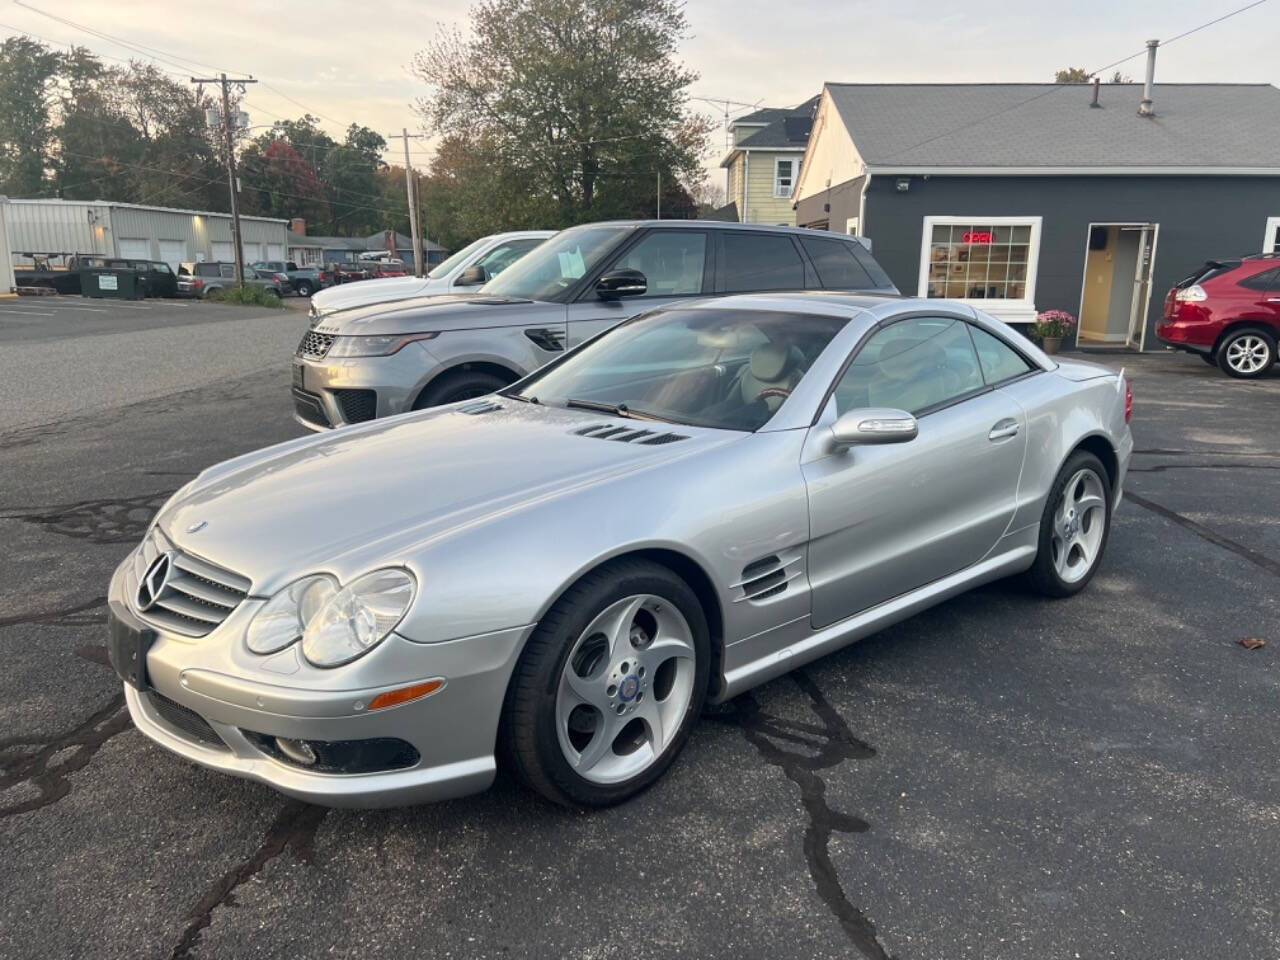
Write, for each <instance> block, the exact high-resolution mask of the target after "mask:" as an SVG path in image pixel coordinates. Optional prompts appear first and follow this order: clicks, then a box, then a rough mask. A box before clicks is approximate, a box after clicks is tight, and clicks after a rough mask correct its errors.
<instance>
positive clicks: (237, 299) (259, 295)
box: [209, 283, 284, 309]
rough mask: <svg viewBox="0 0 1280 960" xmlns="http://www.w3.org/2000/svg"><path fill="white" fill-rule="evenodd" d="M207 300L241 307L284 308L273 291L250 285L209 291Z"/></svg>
mask: <svg viewBox="0 0 1280 960" xmlns="http://www.w3.org/2000/svg"><path fill="white" fill-rule="evenodd" d="M209 299H210V300H212V301H214V302H215V303H233V304H236V305H238V306H241V307H272V308H274V309H279V308H281V307H283V306H284V303H282V302H281V300H280V298H279V297H277V296H276V295H275V292H274V291H271V290H268V289H267V288H266V287H259V286H257V285H255V284H251V283H246V284H245V285H244V286H243V287H222V288H220V289H218V290H213V291H210V293H209Z"/></svg>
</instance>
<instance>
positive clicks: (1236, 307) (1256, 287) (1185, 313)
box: [1156, 253, 1280, 379]
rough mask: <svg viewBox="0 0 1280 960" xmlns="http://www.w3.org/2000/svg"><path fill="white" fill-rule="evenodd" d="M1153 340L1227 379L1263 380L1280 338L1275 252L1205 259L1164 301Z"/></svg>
mask: <svg viewBox="0 0 1280 960" xmlns="http://www.w3.org/2000/svg"><path fill="white" fill-rule="evenodd" d="M1156 336H1157V337H1159V338H1160V340H1161V342H1162V343H1167V344H1168V345H1169V346H1171V347H1177V348H1178V349H1179V350H1187V351H1190V352H1191V353H1198V354H1200V356H1201V357H1202V358H1203V359H1204V361H1205V362H1206V363H1216V364H1217V365H1218V366H1219V367H1221V368H1222V371H1223V372H1224V373H1226V374H1227V375H1228V376H1232V377H1241V378H1243V379H1252V378H1253V377H1260V376H1262V375H1263V374H1264V373H1266V372H1267V370H1269V369H1270V368H1271V365H1272V364H1273V363H1275V360H1276V340H1277V339H1278V338H1280V253H1264V254H1259V255H1257V256H1252V257H1243V258H1241V259H1239V260H1210V261H1208V262H1207V263H1206V264H1205V265H1204V266H1203V267H1201V268H1200V269H1199V270H1197V271H1196V272H1195V273H1193V274H1192V275H1191V276H1189V277H1187V278H1186V279H1185V280H1183V281H1182V282H1180V283H1179V284H1178V285H1177V286H1176V287H1174V288H1173V289H1172V290H1170V291H1169V295H1168V296H1167V297H1165V298H1164V316H1163V317H1161V319H1160V322H1159V323H1158V324H1156Z"/></svg>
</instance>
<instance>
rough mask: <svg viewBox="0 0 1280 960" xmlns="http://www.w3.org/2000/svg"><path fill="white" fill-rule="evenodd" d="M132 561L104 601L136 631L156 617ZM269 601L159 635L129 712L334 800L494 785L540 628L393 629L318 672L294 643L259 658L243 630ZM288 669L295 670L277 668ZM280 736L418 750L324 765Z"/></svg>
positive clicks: (145, 726) (197, 749) (305, 793)
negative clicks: (429, 634) (425, 634)
mask: <svg viewBox="0 0 1280 960" xmlns="http://www.w3.org/2000/svg"><path fill="white" fill-rule="evenodd" d="M131 569H132V557H130V558H129V559H128V560H126V561H125V563H124V564H122V565H121V566H120V568H118V569H117V571H116V573H115V576H114V577H113V578H112V581H111V588H110V591H109V594H108V606H109V611H110V616H111V617H113V618H118V619H120V620H123V621H124V622H125V623H127V624H128V625H130V626H132V627H133V628H135V629H137V628H139V627H146V626H149V625H148V624H145V623H144V622H143V620H142V619H141V618H140V617H138V616H137V615H136V614H135V613H134V612H133V609H132V606H131V604H129V603H128V602H127V601H126V597H128V596H130V595H131V587H132V589H136V584H131V583H130V578H131V573H130V572H129V571H130V570H131ZM260 604H261V601H259V600H255V599H253V598H250V599H247V600H245V601H244V602H243V603H242V604H241V606H240V608H239V609H237V610H236V611H234V612H233V613H232V614H231V615H230V616H229V617H228V618H227V620H226V621H224V622H223V623H222V625H220V626H219V627H217V628H216V629H214V630H213V631H212V632H211V633H209V634H208V635H207V636H205V637H203V638H200V639H195V640H193V639H191V638H188V637H179V636H176V635H173V634H166V633H165V632H164V631H162V630H157V631H156V632H157V636H156V638H155V641H154V642H153V643H152V645H151V647H150V649H149V651H148V652H147V653H146V654H145V655H144V659H145V663H146V677H147V689H145V690H139V689H136V688H135V687H134V686H132V685H130V684H129V683H125V684H124V691H125V699H126V702H127V704H128V707H129V714H130V716H131V717H132V719H133V722H134V724H135V725H136V726H137V728H138V729H139V730H141V731H142V733H143V734H145V735H146V736H147V737H149V738H150V739H151V740H153V741H155V742H156V743H158V744H160V745H161V746H163V747H165V748H167V749H168V750H170V751H172V752H173V753H176V754H178V755H179V756H182V757H184V758H186V759H188V760H190V761H192V762H194V763H198V764H200V765H201V766H204V767H208V768H210V769H212V770H217V771H219V772H221V773H226V774H230V775H232V776H236V777H243V778H245V779H249V780H256V781H258V782H260V783H264V784H266V785H268V786H270V787H273V788H274V789H276V790H279V791H280V792H281V793H284V794H287V795H288V796H291V797H296V798H297V799H299V800H304V801H307V802H309V803H317V804H322V805H325V806H335V807H387V806H403V805H409V804H416V803H424V802H429V801H436V800H445V799H450V798H453V797H459V796H464V795H466V794H470V793H476V792H478V791H480V790H484V789H486V788H487V787H488V786H489V785H490V784H491V783H492V781H493V778H494V772H495V761H494V745H495V742H496V738H497V729H498V721H499V718H500V716H501V710H502V702H503V698H504V696H505V694H506V688H507V682H508V680H509V678H510V676H511V672H512V670H513V669H514V666H515V662H516V658H517V657H518V656H519V653H520V651H521V649H523V644H524V640H525V638H526V637H527V636H528V633H529V632H530V630H531V629H532V627H516V628H512V629H509V630H504V631H498V632H495V633H489V634H484V635H481V636H476V637H466V638H461V639H457V640H450V641H445V642H441V643H415V642H413V641H410V640H408V639H406V638H404V637H401V636H399V635H397V634H392V635H391V636H390V637H388V638H387V639H386V640H384V641H383V642H382V643H381V644H379V646H378V647H377V648H376V649H374V650H373V651H371V652H370V653H368V654H366V655H365V656H364V657H362V658H361V659H360V660H357V661H355V662H354V663H352V664H349V665H347V666H346V667H339V668H337V669H334V670H323V671H322V670H318V669H316V668H314V667H310V666H309V665H307V664H305V662H304V661H302V660H301V658H300V657H299V656H298V655H297V652H296V645H295V647H294V648H288V649H286V651H285V652H284V654H283V655H282V654H275V655H273V656H271V657H260V658H252V655H251V654H249V653H248V651H247V650H246V649H245V647H244V644H243V630H244V627H245V625H246V624H247V622H248V620H249V618H251V617H252V615H253V613H254V612H256V610H257V608H258V607H259V606H260ZM151 626H152V627H153V629H154V626H153V625H151ZM251 658H252V659H251ZM247 664H253V666H254V667H256V669H254V668H252V667H250V668H247V667H246V665H247ZM268 667H270V670H271V671H272V672H268ZM282 667H283V669H284V670H286V671H287V670H292V672H274V671H279V670H281V669H282ZM353 667H354V668H356V669H355V670H352V668H353ZM433 677H442V678H444V679H445V681H446V682H445V686H444V687H443V688H442V689H440V690H439V691H438V692H436V693H434V694H431V695H430V696H427V697H424V698H422V699H419V700H414V701H410V702H409V703H404V704H401V705H399V706H395V707H389V708H385V709H382V710H376V711H369V710H367V709H366V707H367V704H368V703H369V702H370V701H371V699H372V698H373V697H374V696H375V695H376V694H378V693H380V692H384V691H387V690H393V689H397V688H399V687H403V686H405V685H408V684H410V683H414V682H416V681H418V680H422V679H426V678H433ZM308 681H312V682H310V683H308ZM157 695H158V696H157ZM165 701H168V703H167V704H166V703H165ZM175 704H176V705H177V708H178V710H177V711H175V709H174V706H173V705H175ZM184 715H185V716H187V717H188V718H189V719H188V722H183V716H184ZM175 720H176V722H175ZM201 731H203V734H202V732H201ZM276 737H280V738H286V739H289V740H307V741H312V742H315V741H320V742H324V743H334V742H339V741H343V742H345V741H365V740H369V741H373V740H378V739H379V738H395V739H398V740H401V741H404V742H405V743H407V744H409V745H411V746H412V747H413V748H414V749H415V750H416V751H417V754H418V758H417V760H416V762H413V763H412V764H411V765H409V766H402V767H399V768H397V769H388V770H378V771H375V772H369V773H358V774H353V773H317V772H315V771H312V770H308V769H307V768H306V767H304V766H301V765H298V764H295V763H291V762H288V761H287V760H284V759H281V758H280V757H279V756H277V755H273V754H272V753H268V752H267V751H266V750H265V749H263V748H261V747H260V746H259V744H261V743H262V742H263V739H264V738H268V739H269V738H276Z"/></svg>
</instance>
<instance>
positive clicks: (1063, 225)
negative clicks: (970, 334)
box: [793, 83, 1280, 349]
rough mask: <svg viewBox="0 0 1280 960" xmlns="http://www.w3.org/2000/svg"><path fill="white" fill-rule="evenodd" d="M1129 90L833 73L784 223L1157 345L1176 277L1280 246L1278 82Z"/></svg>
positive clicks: (1007, 309) (919, 289)
mask: <svg viewBox="0 0 1280 960" xmlns="http://www.w3.org/2000/svg"><path fill="white" fill-rule="evenodd" d="M1142 89H1143V88H1142V85H1141V84H1102V85H1101V87H1100V88H1099V89H1098V90H1097V92H1096V95H1097V99H1096V102H1095V100H1094V96H1095V89H1094V88H1093V87H1092V86H1089V85H1058V84H865V85H864V84H837V83H829V84H827V85H826V86H825V87H824V90H823V95H822V99H821V101H820V102H819V104H818V108H817V112H816V115H815V118H814V128H813V133H812V135H811V136H810V139H809V144H808V149H807V151H806V153H805V158H804V163H803V165H802V168H801V174H800V180H799V183H798V184H797V186H796V190H795V192H794V194H793V203H794V204H795V207H796V222H797V223H798V224H800V225H801V226H809V227H814V228H817V229H825V230H834V231H838V232H841V233H857V234H860V235H863V236H866V237H868V238H870V239H871V240H872V243H873V249H874V251H875V255H876V259H877V260H879V261H880V263H881V264H882V265H883V266H884V268H885V269H886V270H887V271H888V273H889V275H890V277H892V278H893V281H894V282H895V283H896V284H897V285H898V287H899V289H901V290H902V291H903V293H908V294H918V295H920V296H931V297H947V298H949V299H959V300H967V301H970V302H972V303H974V305H975V306H978V307H981V308H982V309H984V310H987V311H988V312H990V313H992V314H994V315H996V316H998V317H1000V318H1001V319H1004V320H1006V321H1008V322H1011V323H1027V322H1030V321H1031V320H1032V319H1033V318H1034V317H1035V314H1036V313H1037V312H1038V311H1042V310H1047V309H1061V310H1067V311H1069V312H1071V313H1073V314H1076V315H1077V316H1078V317H1079V318H1080V328H1079V345H1080V346H1081V347H1088V346H1102V345H1124V344H1128V345H1129V346H1131V347H1132V348H1134V349H1159V348H1160V344H1159V342H1158V341H1157V340H1156V339H1155V334H1154V332H1153V329H1152V328H1153V327H1154V325H1155V322H1156V320H1157V319H1158V317H1159V314H1160V311H1161V309H1162V303H1163V299H1164V295H1165V293H1166V291H1167V290H1168V289H1169V288H1170V287H1171V286H1173V285H1174V284H1175V283H1176V282H1177V281H1178V280H1179V279H1181V278H1182V277H1184V276H1186V275H1187V274H1188V273H1190V272H1191V271H1192V270H1193V269H1194V268H1195V267H1196V266H1198V265H1199V264H1201V263H1203V262H1204V261H1205V260H1206V259H1207V258H1211V257H1221V256H1239V255H1241V254H1249V253H1259V252H1262V251H1263V250H1268V251H1269V250H1272V249H1277V247H1280V90H1278V89H1276V88H1275V87H1273V86H1270V85H1267V84H1256V85H1255V84H1157V85H1156V86H1155V87H1154V92H1153V101H1154V104H1153V107H1154V112H1153V115H1152V116H1149V117H1148V116H1140V115H1139V113H1138V105H1139V102H1140V101H1141V99H1142Z"/></svg>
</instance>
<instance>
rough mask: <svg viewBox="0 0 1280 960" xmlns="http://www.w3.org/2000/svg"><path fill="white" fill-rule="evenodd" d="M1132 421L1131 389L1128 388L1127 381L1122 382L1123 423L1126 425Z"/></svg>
mask: <svg viewBox="0 0 1280 960" xmlns="http://www.w3.org/2000/svg"><path fill="white" fill-rule="evenodd" d="M1131 419H1133V388H1132V387H1130V386H1129V381H1128V380H1126V381H1125V382H1124V422H1125V423H1128V422H1129V421H1130V420H1131Z"/></svg>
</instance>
